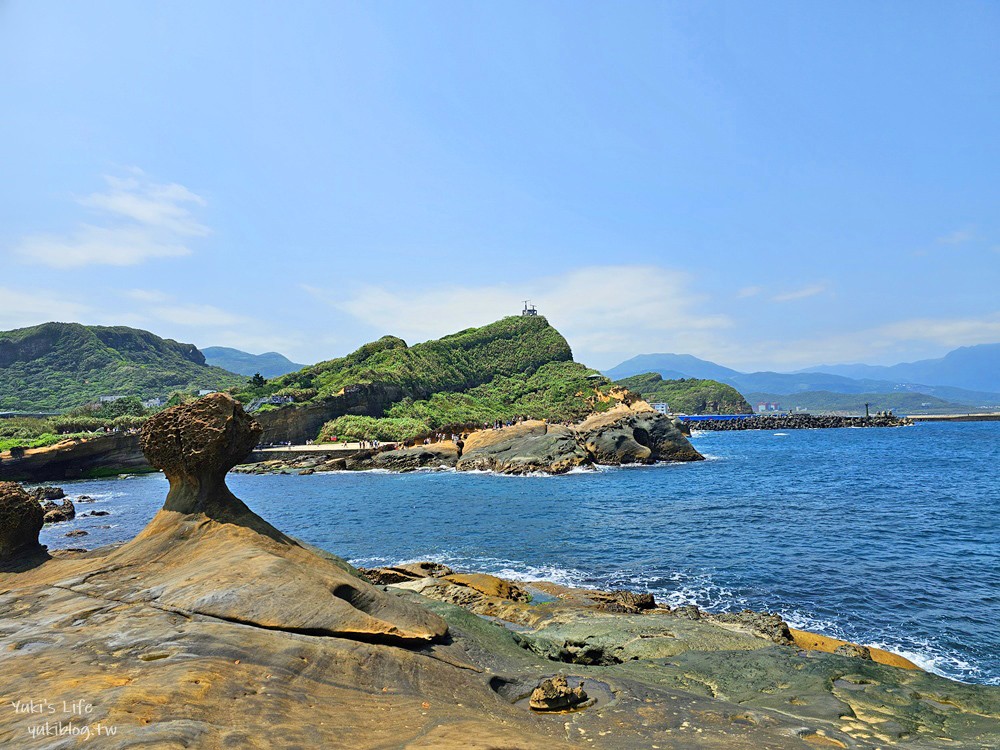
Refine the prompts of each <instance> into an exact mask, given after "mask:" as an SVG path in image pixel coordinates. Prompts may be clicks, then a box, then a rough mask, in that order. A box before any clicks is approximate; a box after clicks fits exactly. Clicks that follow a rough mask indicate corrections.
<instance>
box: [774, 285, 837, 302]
mask: <svg viewBox="0 0 1000 750" xmlns="http://www.w3.org/2000/svg"><path fill="white" fill-rule="evenodd" d="M825 291H826V284H810V285H809V286H804V287H802V288H801V289H795V290H792V291H790V292H784V293H782V294H776V295H774V296H773V297H771V301H772V302H792V301H794V300H798V299H807V298H809V297H815V296H816V295H817V294H822V293H823V292H825Z"/></svg>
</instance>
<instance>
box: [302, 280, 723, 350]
mask: <svg viewBox="0 0 1000 750" xmlns="http://www.w3.org/2000/svg"><path fill="white" fill-rule="evenodd" d="M691 281H692V280H691V278H690V277H689V276H688V275H687V274H684V273H679V272H673V271H669V270H666V269H663V268H658V267H655V266H597V267H589V268H581V269H578V270H575V271H570V272H568V273H565V274H563V275H560V276H553V277H548V278H535V279H531V280H526V281H524V282H523V283H519V284H516V285H515V284H510V283H505V284H493V285H486V286H479V287H459V286H450V287H439V288H434V289H425V290H413V289H390V288H387V287H382V286H366V287H362V288H360V289H358V290H357V291H355V292H354V293H351V294H347V295H344V294H342V293H341V294H338V295H337V296H332V295H329V294H328V293H326V292H324V291H323V290H319V289H316V288H314V287H308V286H304V287H303V289H305V290H306V291H307V292H309V293H311V294H312V295H313V296H316V297H318V298H320V299H322V300H324V301H325V302H327V303H328V304H330V305H331V306H333V307H335V308H337V309H339V310H341V311H343V312H346V313H348V314H349V315H351V316H353V317H355V318H357V319H358V320H360V321H362V322H364V323H366V324H368V325H369V326H372V327H373V328H375V329H376V330H377V331H381V332H385V333H393V334H395V335H398V336H402V337H403V338H404V339H406V340H407V341H411V342H412V341H421V340H425V339H428V338H435V337H437V336H441V335H443V334H446V333H451V332H453V331H456V330H460V329H462V328H465V327H469V326H474V325H483V324H485V323H489V322H491V321H493V320H496V319H498V318H501V317H503V316H505V315H516V314H518V313H519V312H520V310H521V301H522V300H524V299H530V300H531V301H532V303H533V304H535V305H537V306H538V311H539V313H540V314H542V315H546V316H547V317H548V319H549V321H550V322H551V323H552V324H553V325H554V326H555V327H556V328H557V329H558V330H559V331H560V332H562V333H563V335H565V336H566V338H567V339H568V340H569V342H570V343H571V345H572V346H573V348H574V352H575V353H576V354H577V357H578V358H580V359H582V360H583V361H585V362H587V361H588V360H589V358H590V356H591V355H597V356H598V357H599V358H601V359H606V360H608V361H607V362H606V363H602V364H608V365H610V364H614V363H615V362H614V361H611V359H612V357H611V356H610V355H612V354H614V355H621V354H626V353H628V352H632V353H636V352H642V351H664V350H665V348H667V347H670V348H671V350H673V351H688V350H691V349H693V348H695V347H697V348H699V349H700V348H702V346H703V345H704V344H705V342H706V340H707V336H708V335H710V334H712V333H713V332H715V331H717V330H719V329H723V328H726V327H728V326H730V325H731V321H730V319H729V318H728V317H727V316H725V315H721V314H718V313H715V312H706V311H703V310H702V309H701V308H702V307H703V305H704V302H705V299H704V298H703V297H702V296H700V295H698V294H695V293H693V292H691V291H690V289H691V288H692V283H691ZM602 355H604V356H602ZM628 356H631V354H629V355H628Z"/></svg>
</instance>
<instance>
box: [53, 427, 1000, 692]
mask: <svg viewBox="0 0 1000 750" xmlns="http://www.w3.org/2000/svg"><path fill="white" fill-rule="evenodd" d="M692 442H693V443H694V445H695V447H697V448H698V450H699V451H701V452H702V453H703V454H704V455H705V456H706V457H707V459H708V460H706V461H703V462H698V463H689V464H661V465H656V466H642V467H629V468H601V469H598V470H590V471H577V472H573V473H570V474H567V475H563V476H555V477H553V476H527V477H511V476H501V475H496V474H490V473H456V472H454V471H430V470H426V471H420V472H414V473H410V474H390V473H384V472H379V471H371V472H359V473H349V472H342V473H328V474H314V475H311V476H298V475H265V476H254V475H243V474H231V475H230V476H229V478H228V482H229V485H230V487H231V488H232V490H233V492H234V493H235V494H236V495H237V496H238V497H240V498H242V499H243V500H244V501H245V502H246V503H247V504H248V505H249V506H250V507H251V508H252V509H253V510H254V511H256V512H257V513H258V514H260V515H261V516H263V517H264V518H266V519H267V520H268V521H270V522H271V523H272V524H274V525H275V526H277V527H278V528H280V529H281V530H282V531H284V532H286V533H288V534H291V535H293V536H296V537H299V538H301V539H303V540H305V541H307V542H309V543H311V544H314V545H317V546H319V547H321V548H323V549H326V550H329V551H330V552H333V553H335V554H337V555H340V556H341V557H344V558H346V559H347V560H349V561H350V562H352V563H354V564H355V565H358V566H376V565H388V564H392V563H400V562H406V561H415V560H435V561H438V562H442V563H446V564H447V565H449V566H451V567H452V568H454V569H456V570H460V571H482V572H488V573H494V574H497V575H500V576H503V577H506V578H512V579H517V580H524V581H528V580H549V581H555V582H557V583H561V584H566V585H569V586H584V587H595V588H602V589H631V590H634V591H643V592H647V591H648V592H651V593H652V594H654V596H655V597H656V598H657V600H659V601H662V602H666V603H668V604H670V605H672V606H676V605H681V604H696V605H698V606H699V607H702V608H704V609H706V610H710V611H739V610H742V609H754V610H763V611H769V612H777V613H779V614H780V615H782V617H784V618H785V619H786V620H787V621H788V623H789V624H790V625H792V626H793V627H797V628H802V629H806V630H811V631H814V632H817V633H822V634H825V635H830V636H835V637H839V638H844V639H847V640H851V641H855V642H859V643H863V644H867V645H870V646H877V647H880V648H885V649H888V650H890V651H894V652H896V653H899V654H902V655H903V656H906V657H907V658H909V659H911V660H912V661H914V662H916V663H917V664H919V665H920V666H922V667H924V668H925V669H927V670H929V671H932V672H935V673H937V674H940V675H943V676H946V677H950V678H953V679H956V680H960V681H963V682H970V683H984V684H993V685H998V684H1000V470H998V467H1000V422H969V423H958V424H954V423H953V424H948V423H930V424H919V425H915V426H912V427H902V428H875V429H872V428H869V429H860V428H856V429H817V430H789V431H787V432H771V431H739V432H698V431H695V433H694V435H693V437H692ZM62 486H63V488H64V489H65V490H66V491H67V493H68V494H69V495H70V496H71V497H76V496H79V495H89V496H91V497H92V498H94V500H95V502H93V503H81V504H78V506H77V510H78V516H77V518H76V519H75V520H74V521H71V522H68V523H63V524H57V525H52V526H49V527H46V528H45V529H44V530H43V532H42V535H41V536H42V543H43V544H47V545H49V547H50V549H60V548H66V547H88V548H93V547H97V546H100V545H103V544H108V543H114V542H122V541H126V540H128V539H131V538H132V537H133V536H134V535H135V534H136V533H137V532H138V531H139V530H140V529H141V528H142V527H143V526H144V525H145V524H146V523H147V522H148V521H149V519H150V518H152V516H153V514H154V513H155V512H156V510H157V509H158V508H159V507H160V505H161V504H162V502H163V498H164V496H165V494H166V490H167V483H166V480H165V479H164V477H163V476H162V475H161V474H147V475H136V476H126V477H121V478H113V479H102V480H93V481H90V480H87V481H74V482H65V483H62ZM92 510H104V511H107V512H108V513H109V515H107V516H87V517H83V516H82V515H79V514H83V513H87V512H89V511H92ZM76 529H83V530H85V531H87V532H88V534H87V535H86V536H80V537H74V538H66V536H65V534H66V533H67V532H69V531H73V530H76Z"/></svg>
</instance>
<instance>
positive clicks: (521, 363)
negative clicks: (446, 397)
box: [267, 316, 573, 399]
mask: <svg viewBox="0 0 1000 750" xmlns="http://www.w3.org/2000/svg"><path fill="white" fill-rule="evenodd" d="M572 359H573V352H572V351H571V350H570V348H569V344H567V343H566V339H564V338H563V337H562V335H561V334H560V333H559V332H558V331H557V330H556V329H555V328H553V327H552V326H550V325H549V324H548V322H547V321H546V320H545V318H543V317H541V316H538V317H524V318H522V317H509V318H503V319H502V320H498V321H497V322H495V323H491V324H489V325H486V326H483V327H482V328H468V329H466V330H464V331H460V332H458V333H453V334H451V335H449V336H445V337H443V338H440V339H434V340H432V341H425V342H423V343H421V344H414V345H413V346H407V345H406V342H405V341H403V340H402V339H399V338H396V337H395V336H383V337H382V338H380V339H379V340H378V341H373V342H372V343H370V344H365V345H364V346H362V347H361V348H360V349H358V350H357V351H355V352H353V353H352V354H348V355H347V356H346V357H341V358H339V359H331V360H329V361H327V362H320V363H319V364H315V365H312V366H311V367H306V368H305V369H302V370H299V371H298V372H292V373H289V374H288V375H284V376H282V377H280V378H275V379H274V380H272V381H269V383H268V386H267V389H268V390H270V391H272V392H276V391H279V390H281V389H298V390H304V391H307V392H308V395H309V398H323V397H326V396H332V395H335V394H336V393H338V392H339V391H340V390H342V389H343V388H345V387H346V386H349V385H369V384H380V385H384V386H398V387H400V388H402V389H403V390H404V391H406V394H407V395H409V396H410V397H412V398H418V399H419V398H427V397H429V396H430V395H431V394H434V393H439V392H442V391H461V390H465V389H468V388H473V387H475V386H477V385H480V384H482V383H487V382H489V381H490V380H492V379H493V378H494V377H496V376H498V375H516V374H518V373H529V374H530V373H532V372H534V371H535V370H537V369H538V368H539V367H541V366H542V365H544V364H547V363H549V362H565V361H570V360H572Z"/></svg>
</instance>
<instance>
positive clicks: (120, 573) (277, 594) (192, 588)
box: [78, 394, 448, 643]
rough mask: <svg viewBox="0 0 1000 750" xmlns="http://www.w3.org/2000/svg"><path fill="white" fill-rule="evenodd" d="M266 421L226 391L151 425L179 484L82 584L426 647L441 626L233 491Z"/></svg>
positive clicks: (151, 437)
mask: <svg viewBox="0 0 1000 750" xmlns="http://www.w3.org/2000/svg"><path fill="white" fill-rule="evenodd" d="M260 432H261V429H260V426H259V425H258V424H257V423H256V422H255V421H254V420H253V419H252V418H250V417H249V416H247V414H246V413H245V412H244V411H243V408H242V407H241V406H240V405H239V404H238V403H237V402H236V401H234V400H233V399H232V398H230V397H229V396H227V395H225V394H212V395H210V396H207V397H205V398H203V399H201V400H200V401H197V402H195V403H193V404H187V405H184V406H177V407H174V408H172V409H167V410H166V411H164V412H161V413H160V414H157V415H155V416H153V417H151V418H150V419H149V420H148V421H147V422H146V424H145V425H144V427H143V432H142V448H143V452H144V453H145V454H146V457H147V458H148V459H149V462H150V463H151V464H153V465H154V466H157V467H159V468H161V469H163V471H164V473H165V474H166V475H167V479H168V480H169V481H170V491H169V493H168V494H167V500H166V503H164V506H163V510H162V511H160V513H158V514H157V515H156V517H155V518H154V519H153V520H152V521H150V523H149V525H148V526H146V528H145V529H143V531H142V532H141V533H140V534H139V535H138V536H137V537H136V538H135V539H134V540H132V541H131V542H130V543H128V544H126V545H125V546H123V547H121V548H120V549H118V550H117V551H115V552H114V553H112V554H111V555H109V557H108V558H107V562H108V564H109V566H110V567H109V568H108V570H107V571H106V572H104V571H102V572H100V573H96V574H91V575H89V576H88V577H87V579H86V582H85V583H81V584H78V585H80V586H81V587H82V588H85V589H86V591H87V592H88V593H90V594H92V595H97V596H101V597H104V598H107V599H113V600H116V601H134V600H142V601H156V602H157V603H158V605H159V606H163V607H168V608H169V609H171V610H174V611H181V612H189V613H192V614H199V615H204V616H209V617H215V618H218V619H220V620H225V621H229V622H239V623H243V624H246V625H255V626H257V627H263V628H268V629H272V630H286V631H291V632H296V633H307V634H312V635H326V636H337V637H344V638H357V639H360V640H366V641H371V640H375V641H385V642H393V643H413V642H427V641H432V640H435V639H437V638H439V637H441V636H443V635H444V634H445V633H447V631H448V627H447V625H446V624H445V622H444V620H442V619H441V618H439V617H438V616H437V615H434V614H432V613H430V612H428V611H427V610H425V609H423V608H421V607H418V606H417V605H414V604H411V603H409V602H407V601H405V600H403V599H401V598H399V597H397V596H395V595H390V594H387V593H385V592H384V591H382V590H380V589H377V588H375V587H374V586H372V585H371V584H369V583H368V582H366V581H364V580H362V579H361V578H360V577H359V576H358V575H357V574H356V571H354V569H353V568H351V567H350V566H349V565H348V564H347V563H346V562H344V561H343V560H340V559H339V558H336V557H334V556H333V555H328V554H326V553H323V552H321V551H319V550H314V549H309V548H306V547H305V546H304V545H302V544H300V543H299V542H298V541H296V540H295V539H292V538H291V537H288V536H286V535H285V534H283V533H281V532H280V531H278V530H277V529H276V528H274V527H273V526H271V525H270V524H269V523H267V522H266V521H264V520H263V519H262V518H260V517H259V516H258V515H256V514H255V513H253V511H251V510H250V509H249V508H247V506H246V505H244V504H243V502H242V501H241V500H239V499H238V498H237V497H236V496H234V495H233V494H232V492H230V491H229V488H228V487H226V482H225V475H226V471H227V470H228V469H229V468H231V467H232V466H234V465H235V464H236V463H238V462H239V461H240V460H242V459H243V458H244V457H245V456H246V454H247V453H248V452H249V451H250V449H251V448H252V447H253V446H254V444H255V443H256V441H257V438H258V437H259V436H260Z"/></svg>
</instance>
